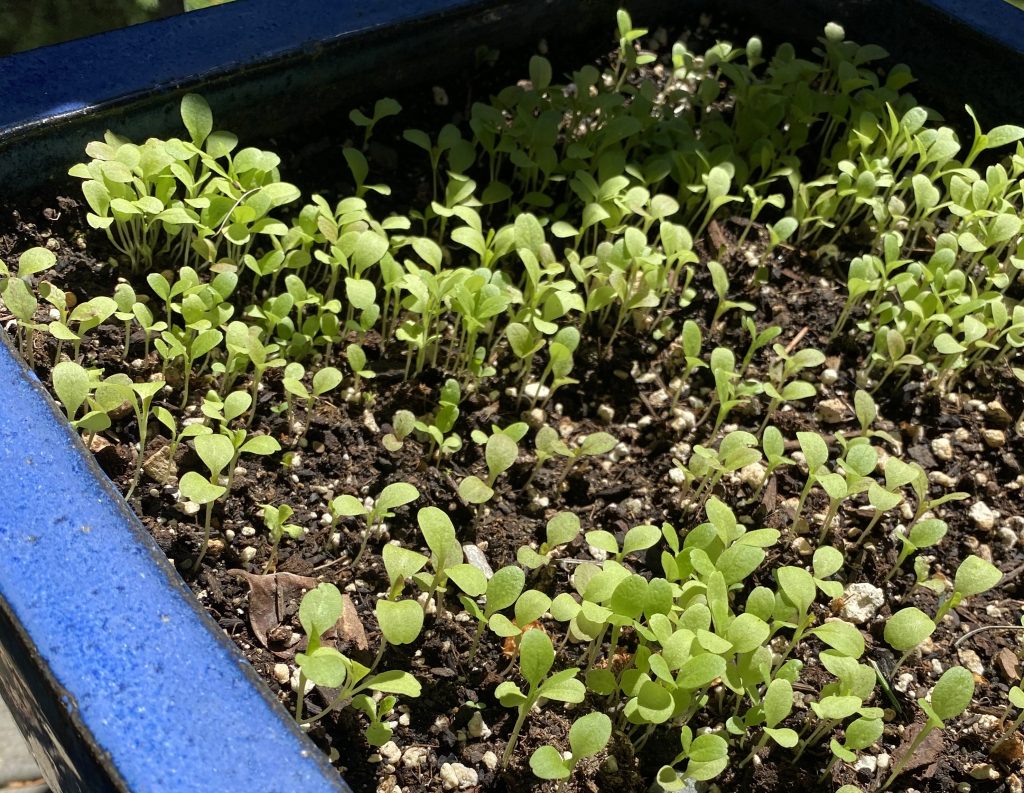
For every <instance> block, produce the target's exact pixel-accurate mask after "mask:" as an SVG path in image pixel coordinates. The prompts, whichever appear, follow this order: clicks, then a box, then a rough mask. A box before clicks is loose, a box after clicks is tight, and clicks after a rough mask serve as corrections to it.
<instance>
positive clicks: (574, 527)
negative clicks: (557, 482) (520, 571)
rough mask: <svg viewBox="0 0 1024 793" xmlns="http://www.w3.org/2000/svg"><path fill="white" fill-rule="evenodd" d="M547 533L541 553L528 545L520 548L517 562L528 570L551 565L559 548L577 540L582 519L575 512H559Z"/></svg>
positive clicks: (552, 520)
mask: <svg viewBox="0 0 1024 793" xmlns="http://www.w3.org/2000/svg"><path fill="white" fill-rule="evenodd" d="M546 532H547V533H546V535H545V538H546V539H545V541H544V542H542V543H541V545H540V550H539V551H535V550H533V548H530V547H529V546H528V545H523V546H520V548H519V550H518V551H516V561H517V562H519V564H521V565H522V566H523V567H525V568H527V569H528V570H536V569H537V568H539V567H544V566H545V565H548V564H550V563H551V559H552V557H553V556H554V553H555V551H556V550H558V548H560V547H561V546H563V545H568V544H569V543H571V542H572V541H573V540H575V539H576V538H577V537H578V536H579V533H580V519H579V517H578V516H577V515H576V514H575V513H573V512H558V513H556V514H555V515H554V516H552V518H551V519H550V520H549V521H548V522H547V526H546Z"/></svg>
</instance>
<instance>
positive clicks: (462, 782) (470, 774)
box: [440, 763, 480, 790]
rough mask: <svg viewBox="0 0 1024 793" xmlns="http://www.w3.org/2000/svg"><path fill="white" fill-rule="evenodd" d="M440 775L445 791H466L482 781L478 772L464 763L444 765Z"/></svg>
mask: <svg viewBox="0 0 1024 793" xmlns="http://www.w3.org/2000/svg"><path fill="white" fill-rule="evenodd" d="M440 775H441V784H442V785H443V786H444V789H445V790H466V789H468V788H471V787H475V786H476V784H477V783H478V782H479V781H480V780H479V777H478V776H477V773H476V771H474V770H473V769H472V768H470V767H468V766H465V765H463V764H462V763H442V764H441V771H440Z"/></svg>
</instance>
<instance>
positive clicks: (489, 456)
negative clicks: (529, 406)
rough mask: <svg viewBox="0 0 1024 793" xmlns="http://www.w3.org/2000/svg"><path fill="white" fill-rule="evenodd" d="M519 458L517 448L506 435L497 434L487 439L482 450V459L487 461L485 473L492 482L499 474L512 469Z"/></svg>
mask: <svg viewBox="0 0 1024 793" xmlns="http://www.w3.org/2000/svg"><path fill="white" fill-rule="evenodd" d="M518 456H519V446H518V445H517V444H516V442H515V441H514V440H512V439H511V438H510V437H508V436H507V435H504V434H502V433H497V434H495V435H491V437H490V438H488V439H487V446H486V447H485V450H484V458H485V460H486V461H487V471H488V473H489V474H490V478H491V481H492V482H493V481H494V480H495V479H496V478H497V477H498V475H499V474H501V473H502V472H504V471H507V470H508V469H509V468H511V467H512V464H513V463H514V462H515V461H516V457H518Z"/></svg>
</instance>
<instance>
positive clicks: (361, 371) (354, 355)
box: [314, 344, 377, 393]
mask: <svg viewBox="0 0 1024 793" xmlns="http://www.w3.org/2000/svg"><path fill="white" fill-rule="evenodd" d="M345 358H346V360H347V361H348V365H349V367H350V368H351V369H352V375H353V376H354V377H355V381H354V383H353V385H352V387H353V388H354V389H355V390H356V393H358V392H359V388H360V385H361V384H362V381H363V380H372V379H373V378H374V377H376V376H377V375H376V373H374V372H373V370H371V369H368V368H367V367H366V353H365V352H363V348H362V347H360V346H359V345H358V344H350V345H348V347H346V348H345ZM321 371H323V370H321ZM314 386H315V383H314Z"/></svg>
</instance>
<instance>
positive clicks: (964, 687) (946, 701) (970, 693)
mask: <svg viewBox="0 0 1024 793" xmlns="http://www.w3.org/2000/svg"><path fill="white" fill-rule="evenodd" d="M973 698H974V675H973V674H971V672H970V670H968V669H964V667H962V666H953V667H950V668H949V669H947V670H946V671H945V672H943V673H942V677H940V678H939V679H938V681H937V682H936V683H935V688H933V689H932V710H934V711H935V715H936V716H938V717H939V718H940V719H942V721H948V720H949V719H952V718H955V717H957V716H959V715H960V714H961V713H963V712H964V711H965V710H967V707H968V706H969V705H970V704H971V700H972V699H973Z"/></svg>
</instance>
